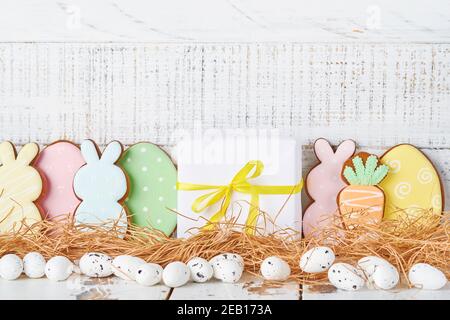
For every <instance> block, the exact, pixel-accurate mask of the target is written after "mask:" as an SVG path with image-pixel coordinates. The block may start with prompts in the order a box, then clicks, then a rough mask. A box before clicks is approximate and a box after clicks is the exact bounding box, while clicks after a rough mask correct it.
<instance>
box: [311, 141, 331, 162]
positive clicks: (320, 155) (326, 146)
mask: <svg viewBox="0 0 450 320" xmlns="http://www.w3.org/2000/svg"><path fill="white" fill-rule="evenodd" d="M314 152H315V153H316V156H317V159H319V160H320V161H326V160H327V159H331V158H332V157H333V155H334V152H333V148H331V145H330V143H329V142H328V141H327V140H325V139H322V138H321V139H317V140H316V142H314Z"/></svg>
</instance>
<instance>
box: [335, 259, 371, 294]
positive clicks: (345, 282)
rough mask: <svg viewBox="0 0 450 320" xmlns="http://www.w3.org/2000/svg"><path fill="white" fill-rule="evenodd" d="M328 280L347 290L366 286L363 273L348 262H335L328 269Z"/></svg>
mask: <svg viewBox="0 0 450 320" xmlns="http://www.w3.org/2000/svg"><path fill="white" fill-rule="evenodd" d="M328 280H329V281H330V282H331V284H332V285H333V286H335V287H336V288H338V289H342V290H346V291H356V290H359V289H361V288H362V287H364V284H365V282H366V281H365V279H364V276H363V274H362V273H361V272H360V271H359V270H358V269H356V268H355V267H353V266H352V265H350V264H348V263H342V262H340V263H335V264H333V265H332V266H331V268H330V269H329V270H328Z"/></svg>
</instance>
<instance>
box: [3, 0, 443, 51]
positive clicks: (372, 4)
mask: <svg viewBox="0 0 450 320" xmlns="http://www.w3.org/2000/svg"><path fill="white" fill-rule="evenodd" d="M99 12H101V14H99ZM448 12H450V3H449V2H448V1H446V0H429V1H427V4H426V5H424V3H423V1H421V0H396V1H390V0H346V1H345V2H336V1H333V0H316V1H309V0H277V1H275V0H215V1H211V0H191V1H182V0H165V1H159V0H147V1H139V0H97V1H89V0H4V1H1V2H0V41H13V42H16V41H45V42H53V41H63V42H65V41H76V42H80V41H82V42H87V41H101V42H105V41H108V42H109V41H116V42H117V41H133V42H134V41H145V42H149V41H158V42H170V41H198V42H199V41H212V42H217V41H219V42H220V41H229V42H236V41H314V42H316V41H337V42H341V41H352V42H355V41H372V42H377V41H378V42H379V41H382V42H385V41H396V42H398V41H401V42H404V41H417V42H449V41H450V32H449V31H450V20H449V19H448V15H447V14H446V13H448Z"/></svg>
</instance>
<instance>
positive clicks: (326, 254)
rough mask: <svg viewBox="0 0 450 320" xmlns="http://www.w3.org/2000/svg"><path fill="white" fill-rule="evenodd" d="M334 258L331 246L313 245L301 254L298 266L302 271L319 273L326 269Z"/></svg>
mask: <svg viewBox="0 0 450 320" xmlns="http://www.w3.org/2000/svg"><path fill="white" fill-rule="evenodd" d="M335 258H336V257H335V255H334V252H333V250H331V248H329V247H315V248H312V249H310V250H308V251H306V252H305V253H304V254H303V255H302V256H301V258H300V264H299V266H300V269H302V270H303V271H304V272H308V273H319V272H323V271H326V270H328V268H330V267H331V265H332V264H333V262H334V259H335Z"/></svg>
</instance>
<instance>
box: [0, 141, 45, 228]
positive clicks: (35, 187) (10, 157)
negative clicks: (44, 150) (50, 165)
mask: <svg viewBox="0 0 450 320" xmlns="http://www.w3.org/2000/svg"><path fill="white" fill-rule="evenodd" d="M38 152H39V147H38V145H37V144H35V143H28V144H26V145H25V146H23V148H22V149H21V150H20V152H19V154H18V155H17V157H16V150H15V148H14V145H13V144H12V143H11V142H9V141H5V142H3V143H2V144H0V162H1V164H2V165H1V166H0V233H6V232H10V231H16V230H18V229H19V228H20V227H21V226H22V222H25V223H26V224H27V225H31V224H33V223H35V222H38V221H40V220H41V214H40V211H39V209H38V207H37V206H36V205H35V203H34V201H36V199H38V198H39V196H40V194H41V192H42V178H41V176H40V175H39V172H38V171H37V170H36V169H34V168H33V167H31V166H30V164H31V163H32V162H33V160H34V158H35V157H36V155H37V154H38Z"/></svg>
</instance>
